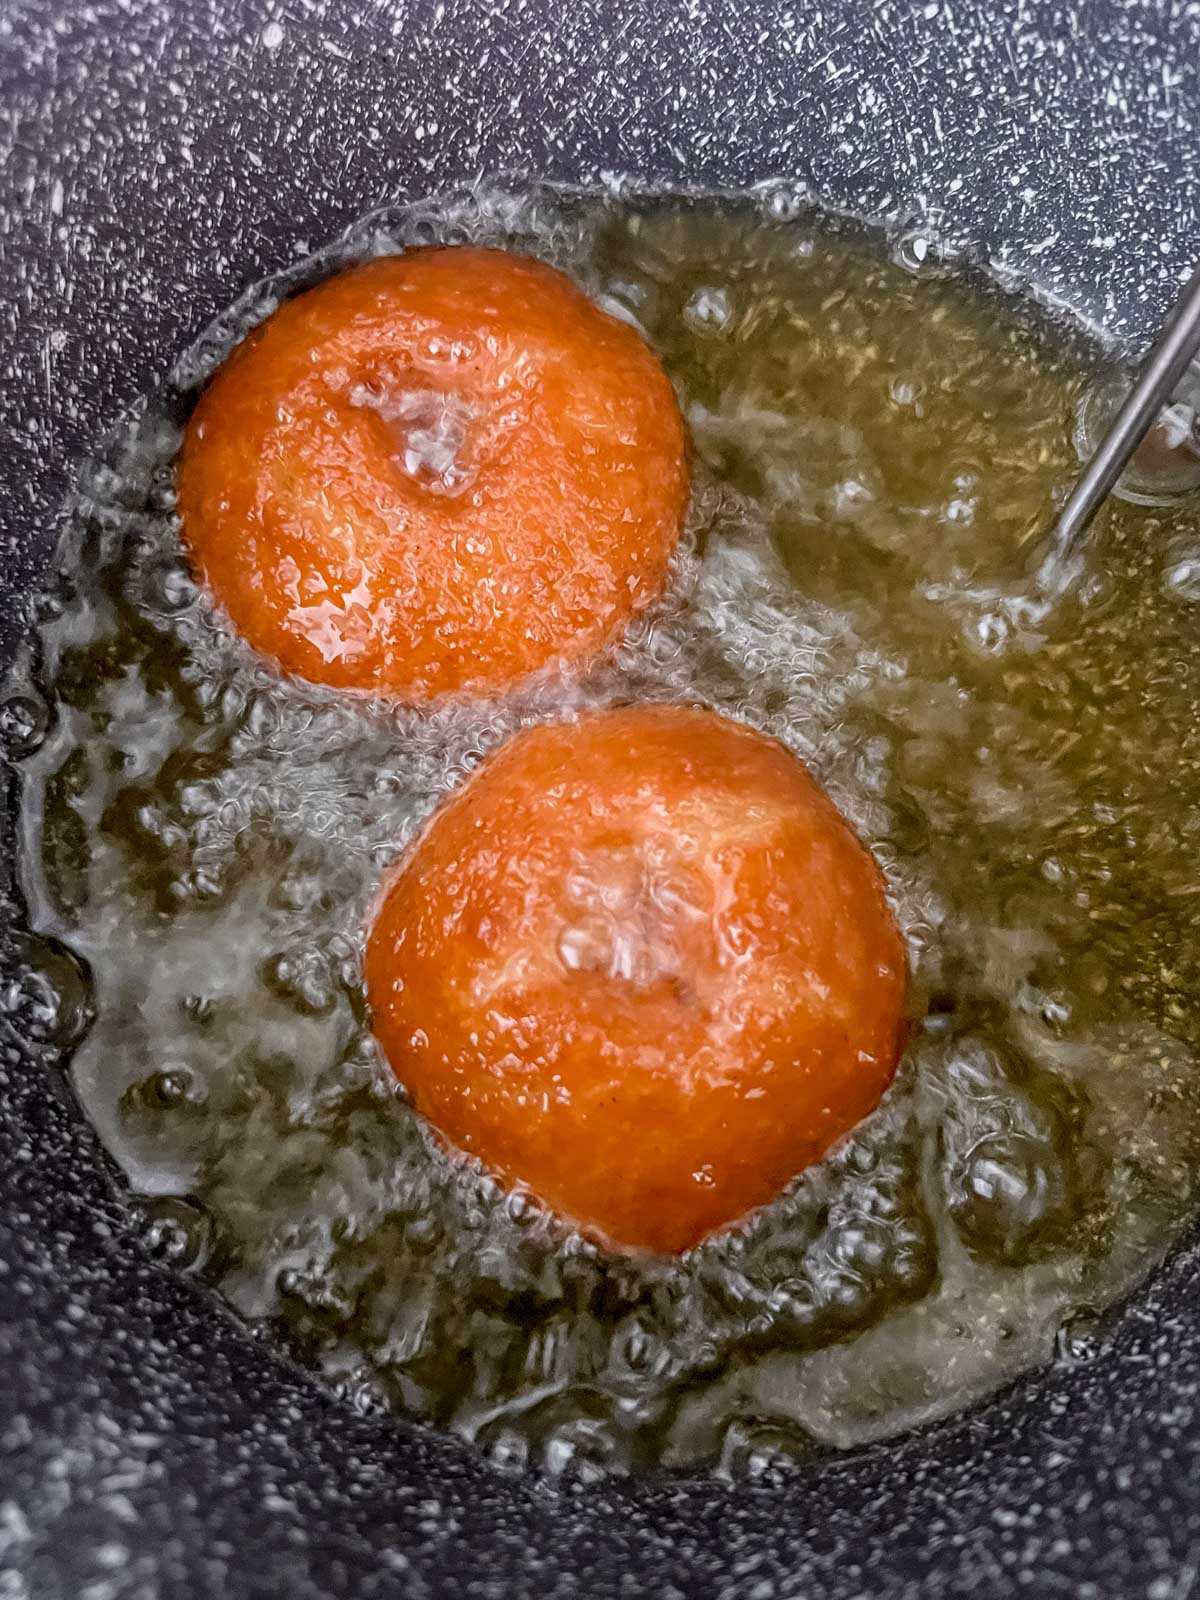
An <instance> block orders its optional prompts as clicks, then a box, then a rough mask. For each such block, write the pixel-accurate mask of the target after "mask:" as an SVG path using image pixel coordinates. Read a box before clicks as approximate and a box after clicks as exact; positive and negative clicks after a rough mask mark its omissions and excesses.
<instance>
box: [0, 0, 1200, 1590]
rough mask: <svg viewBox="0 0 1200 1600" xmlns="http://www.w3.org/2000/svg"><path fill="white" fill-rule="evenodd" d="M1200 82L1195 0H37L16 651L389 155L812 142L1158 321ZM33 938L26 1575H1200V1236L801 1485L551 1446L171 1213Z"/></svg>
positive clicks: (655, 159) (0, 1390)
mask: <svg viewBox="0 0 1200 1600" xmlns="http://www.w3.org/2000/svg"><path fill="white" fill-rule="evenodd" d="M1198 123H1200V8H1198V7H1197V6H1196V5H1195V4H1189V3H1188V0H978V3H976V0H932V3H931V4H928V5H926V4H924V3H915V4H914V3H911V0H875V3H874V4H868V3H867V0H823V3H822V4H821V5H820V7H819V8H817V7H813V6H810V5H808V4H807V3H789V0H741V3H724V4H723V3H721V0H689V3H688V4H687V5H684V4H675V3H667V0H663V3H661V4H658V5H653V6H650V5H646V4H644V0H628V3H627V4H623V5H616V4H604V3H597V0H574V3H572V4H568V5H564V6H562V7H559V6H555V5H552V4H551V3H550V0H444V3H439V4H435V3H434V0H264V3H261V4H259V3H255V4H249V3H241V0H92V3H89V4H87V5H84V4H82V3H80V0H70V3H68V0H5V3H4V4H2V5H0V257H2V261H3V274H2V276H0V328H2V333H0V361H2V362H3V384H2V386H0V473H2V474H3V487H2V493H0V580H2V582H3V602H2V604H0V642H2V643H3V649H4V652H5V653H8V652H10V651H11V647H12V644H13V640H14V638H15V636H16V634H17V633H18V631H19V629H20V626H21V613H22V604H21V601H22V596H23V595H24V594H25V593H26V592H27V591H28V590H29V589H30V587H31V586H32V585H33V584H34V582H35V580H36V578H37V575H38V573H39V572H40V571H41V570H42V569H43V567H44V565H45V563H46V560H47V559H48V556H49V553H50V551H51V548H52V544H53V538H54V521H55V518H54V511H55V506H56V504H57V502H58V501H59V500H60V498H61V496H62V494H63V492H64V488H65V486H66V484H67V482H68V480H69V476H70V473H71V470H72V463H73V462H75V461H76V460H77V458H78V457H79V456H80V455H81V454H83V453H84V452H85V451H86V449H87V448H88V445H89V443H91V442H93V441H94V440H95V439H96V438H98V437H99V435H100V434H101V433H102V432H103V431H104V430H105V428H106V427H107V426H108V425H109V424H110V423H111V421H112V420H113V419H114V416H115V413H116V411H117V409H118V407H119V405H120V404H121V403H122V402H123V401H124V400H126V399H128V398H129V397H131V396H132V395H134V394H135V393H137V392H138V391H139V390H141V389H144V388H146V387H148V386H149V385H150V383H151V382H152V380H153V379H154V377H155V376H156V375H157V374H158V373H160V372H161V371H162V370H163V369H164V368H165V367H166V365H167V364H168V363H169V361H170V359H171V357H172V356H173V355H174V354H175V353H176V352H177V351H179V350H180V349H181V348H182V347H183V346H184V345H185V344H186V343H187V342H188V341H189V340H190V339H191V337H192V336H193V335H194V334H195V332H196V331H197V330H199V329H200V328H201V327H202V326H203V325H204V324H205V323H206V322H207V321H208V319H209V318H210V317H211V316H212V315H213V313H214V312H215V311H216V310H217V309H218V308H219V307H221V306H222V305H223V304H225V303H226V302H228V300H229V299H230V298H232V296H233V294H234V293H235V292H236V291H237V290H238V289H239V288H240V287H241V286H242V285H244V284H245V283H246V282H247V281H248V280H250V279H252V278H256V277H260V276H262V275H264V274H265V273H267V272H269V271H271V270H274V269H276V268H278V267H279V266H281V265H283V264H285V263H286V262H287V261H288V260H289V259H291V258H292V257H293V255H294V254H295V253H296V252H300V251H303V250H304V248H306V246H311V245H315V244H316V243H318V242H319V241H321V240H323V239H325V238H327V237H328V236H330V235H331V234H332V233H334V232H335V231H336V230H337V229H339V228H340V227H341V226H343V225H344V224H346V223H348V222H350V221H351V219H353V218H354V216H355V215H356V214H357V213H359V212H361V211H363V210H365V209H366V208H367V207H368V206H370V205H373V204H376V203H378V202H380V201H381V200H383V199H385V198H387V197H390V196H396V195H403V194H412V193H416V192H419V191H422V190H428V189H431V188H434V187H436V186H438V185H440V184H443V183H445V182H447V181H450V180H453V179H458V178H462V177H464V176H470V175H471V174H472V173H476V172H479V171H482V170H496V169H500V168H505V167H511V168H518V169H521V170H524V171H529V172H534V173H537V174H541V175H544V176H549V177H558V178H564V179H587V178H591V177H594V176H595V175H597V174H598V173H600V172H603V171H606V170H608V171H624V172H630V173H634V174H637V175H638V176H640V177H642V178H651V179H663V180H667V181H670V182H675V183H679V182H720V183H724V184H744V183H748V182H752V181H754V180H756V179H759V178H763V177H767V176H772V175H787V176H790V177H798V178H802V179H804V180H807V181H808V182H810V183H811V184H812V186H813V188H814V189H815V190H816V191H818V192H819V193H821V194H823V195H825V196H827V197H829V198H831V199H833V200H835V201H837V202H840V203H843V204H847V205H850V206H852V207H854V208H856V209H861V210H866V211H870V212H880V211H899V212H901V213H914V214H919V213H921V212H928V213H932V214H933V215H934V217H935V220H936V221H937V222H938V225H939V226H940V227H942V228H943V229H944V230H948V231H950V232H952V233H955V234H960V235H962V236H964V237H965V238H968V239H971V240H972V241H974V242H975V243H976V244H980V245H982V246H984V247H985V248H986V249H987V250H989V251H990V252H991V254H992V255H993V256H994V257H996V258H997V259H998V260H1000V261H1002V262H1004V263H1007V264H1008V265H1010V266H1011V267H1013V268H1015V269H1018V270H1027V271H1029V272H1031V273H1032V274H1033V276H1034V277H1035V278H1036V279H1037V280H1038V281H1039V282H1041V283H1043V284H1045V285H1047V286H1048V287H1050V288H1051V289H1053V290H1054V291H1056V292H1058V293H1060V294H1062V295H1064V296H1065V297H1066V298H1067V299H1068V300H1070V301H1071V302H1072V303H1074V304H1075V305H1076V306H1078V307H1080V308H1081V309H1082V310H1084V311H1085V312H1087V313H1089V314H1091V315H1092V316H1094V317H1096V318H1097V319H1098V320H1100V321H1102V322H1103V323H1104V324H1105V325H1106V326H1107V327H1108V328H1110V329H1111V330H1112V331H1113V332H1114V333H1115V334H1116V335H1117V336H1118V337H1119V338H1120V339H1121V340H1122V341H1123V342H1124V343H1125V344H1126V345H1127V346H1128V347H1129V348H1130V349H1136V348H1138V347H1139V346H1140V345H1141V344H1142V343H1143V342H1144V341H1145V339H1146V337H1147V336H1148V335H1149V333H1150V332H1151V330H1152V329H1153V328H1154V326H1155V324H1156V322H1157V320H1158V319H1159V318H1161V316H1162V315H1163V313H1164V311H1165V310H1166V308H1167V306H1168V304H1169V303H1170V300H1171V298H1172V295H1173V292H1174V290H1175V289H1176V288H1177V286H1178V284H1179V281H1180V278H1181V275H1182V274H1183V273H1184V271H1185V270H1186V269H1187V268H1188V267H1189V266H1190V265H1191V264H1192V261H1193V259H1194V258H1195V257H1196V255H1197V254H1198V253H1200V225H1198V223H1197V217H1196V197H1197V195H1200V139H1198V137H1197V129H1198ZM0 664H2V663H0ZM9 778H10V774H9V772H8V769H7V768H5V767H4V766H3V764H2V763H0V782H3V783H7V782H8V781H9ZM9 810H10V812H11V808H9ZM3 811H4V807H3V805H0V814H2V813H3ZM10 856H11V848H10V842H9V841H5V842H4V843H3V844H0V898H2V896H3V894H4V892H5V891H4V888H3V883H4V869H3V861H4V860H5V859H6V858H8V857H10ZM9 911H11V917H9V915H8V912H9ZM6 920H7V921H8V922H10V924H11V927H10V929H9V931H8V932H7V933H6V932H5V931H4V927H5V922H6ZM16 937H19V908H18V907H16V905H15V904H12V905H10V906H9V908H8V911H6V910H5V909H4V908H3V906H2V905H0V944H3V945H4V947H5V949H6V950H7V951H8V952H9V956H11V946H12V940H13V939H14V938H16ZM5 981H6V980H5V979H4V975H3V973H2V972H0V1595H5V1596H10V1595H11V1596H31V1597H36V1600H56V1597H60V1596H61V1597H63V1600H66V1597H70V1600H152V1597H153V1600H157V1597H160V1596H164V1597H170V1596H176V1595H178V1596H187V1597H188V1600H200V1597H204V1596H218V1595H219V1596H227V1597H230V1600H249V1597H251V1596H283V1597H286V1600H306V1597H310V1596H341V1595H347V1596H349V1595H353V1596H355V1597H356V1600H358V1597H363V1600H365V1597H367V1596H370V1595H375V1594H380V1595H384V1594H387V1595H391V1594H395V1595H405V1596H412V1597H416V1596H420V1595H426V1594H436V1595H455V1596H462V1597H464V1600H465V1597H468V1596H479V1597H480V1600H482V1597H496V1600H507V1597H509V1596H514V1597H515V1596H522V1595H531V1596H532V1595H537V1596H539V1597H541V1600H548V1597H550V1596H554V1595H564V1596H566V1595H571V1596H577V1595H578V1596H589V1597H591V1596H596V1597H598V1596H609V1595H611V1596H614V1597H615V1596H620V1595H625V1594H627V1593H628V1594H641V1595H653V1596H655V1597H657V1600H666V1597H669V1596H673V1595H674V1596H685V1595H686V1596H693V1595H694V1596H713V1597H716V1596H728V1597H735V1596H736V1597H739V1600H740V1597H745V1600H784V1597H788V1596H805V1597H806V1600H818V1597H835V1596H836V1597H842V1600H851V1597H862V1600H866V1597H871V1600H875V1597H885V1596H886V1597H891V1596H896V1597H899V1596H916V1595H921V1596H943V1595H967V1594H970V1595H973V1596H976V1597H981V1600H982V1597H985V1596H999V1595H1010V1594H1016V1593H1020V1592H1026V1593H1029V1594H1031V1595H1035V1596H1038V1597H1042V1596H1055V1595H1064V1596H1066V1595H1070V1596H1077V1597H1079V1600H1087V1597H1095V1600H1099V1597H1110V1596H1111V1597H1122V1600H1133V1597H1139V1596H1145V1597H1146V1600H1185V1597H1187V1596H1190V1595H1192V1594H1193V1593H1195V1594H1200V1577H1198V1574H1200V1416H1198V1415H1197V1405H1198V1400H1197V1396H1198V1393H1200V1315H1198V1314H1197V1312H1196V1309H1195V1307H1196V1301H1197V1289H1198V1286H1200V1257H1198V1255H1197V1251H1196V1248H1195V1246H1194V1245H1193V1246H1189V1247H1187V1248H1185V1249H1183V1250H1182V1251H1181V1252H1179V1253H1177V1254H1176V1255H1175V1257H1174V1258H1173V1259H1172V1260H1171V1261H1170V1262H1169V1263H1168V1265H1167V1266H1166V1267H1165V1268H1164V1270H1163V1271H1162V1272H1161V1273H1160V1274H1159V1276H1158V1277H1157V1279H1156V1281H1155V1282H1154V1283H1153V1284H1152V1285H1151V1286H1150V1287H1149V1289H1148V1290H1147V1291H1146V1292H1144V1293H1143V1294H1142V1295H1141V1296H1139V1297H1138V1299H1137V1300H1136V1302H1135V1303H1134V1304H1132V1305H1130V1306H1128V1307H1127V1308H1126V1309H1125V1311H1124V1312H1123V1313H1122V1314H1121V1315H1120V1316H1119V1317H1118V1318H1116V1319H1115V1321H1114V1323H1113V1325H1112V1327H1111V1328H1110V1329H1109V1330H1107V1331H1106V1333H1105V1336H1104V1337H1103V1338H1100V1339H1098V1340H1097V1341H1096V1343H1095V1344H1094V1345H1090V1344H1089V1345H1086V1346H1085V1345H1084V1344H1083V1343H1082V1342H1080V1341H1076V1343H1075V1344H1074V1345H1072V1347H1071V1348H1070V1349H1068V1350H1065V1351H1064V1353H1063V1359H1062V1360H1061V1361H1059V1362H1058V1363H1056V1364H1055V1365H1054V1366H1053V1367H1052V1368H1051V1369H1050V1370H1047V1371H1044V1372H1040V1373H1037V1374H1035V1375H1033V1376H1031V1377H1029V1378H1028V1379H1027V1380H1025V1381H1024V1382H1022V1383H1020V1384H1019V1385H1017V1386H1016V1387H1014V1388H1012V1389H1010V1390H1009V1391H1008V1392H1007V1393H1006V1394H1004V1395H1003V1396H1002V1397H1000V1398H999V1399H998V1400H996V1401H995V1402H994V1403H992V1404H990V1405H988V1406H986V1407H983V1408H982V1409H978V1410H976V1411H974V1412H972V1413H970V1414H969V1415H966V1416H961V1417H959V1418H957V1419H955V1420H953V1421H951V1422H948V1423H946V1424H943V1425H939V1426H936V1427H933V1428H930V1429H928V1430H925V1431H923V1432H921V1433H919V1434H917V1435H915V1436H911V1437H908V1438H906V1439H904V1440H902V1441H900V1442H894V1443H892V1444H888V1445H885V1446H881V1447H878V1448H873V1449H871V1450H868V1451H866V1452H863V1453H860V1454H857V1455H855V1456H853V1457H850V1458H841V1459H834V1460H832V1461H827V1462H825V1463H823V1464H819V1465H815V1466H812V1467H811V1468H809V1469H807V1470H806V1471H805V1472H804V1473H803V1474H802V1475H800V1476H799V1477H794V1478H792V1479H790V1480H789V1481H788V1482H787V1484H786V1486H784V1487H780V1486H779V1485H771V1484H765V1483H759V1484H754V1483H748V1484H743V1485H741V1486H739V1487H737V1488H736V1489H735V1488H730V1487H728V1486H725V1485H722V1484H720V1483H718V1482H716V1481H713V1480H709V1479H697V1480H693V1481H679V1482H675V1481H663V1480H659V1481H641V1482H619V1481H613V1482H607V1483H604V1484H603V1485H601V1486H599V1487H591V1488H587V1489H582V1490H577V1491H575V1492H572V1491H570V1490H567V1489H550V1488H548V1487H546V1486H545V1485H539V1484H537V1483H536V1482H534V1481H532V1480H519V1479H518V1480H511V1479H506V1478H501V1477H499V1476H497V1475H496V1474H495V1473H494V1472H492V1471H491V1470H489V1469H487V1468H486V1467H485V1466H484V1465H483V1464H482V1463H481V1462H480V1461H478V1460H476V1459H475V1458H474V1457H473V1456H472V1455H471V1454H470V1452H469V1451H468V1450H467V1449H466V1448H465V1447H463V1446H461V1445H459V1444H458V1443H457V1442H455V1441H451V1440H449V1439H446V1438H442V1437H440V1436H438V1435H436V1434H434V1433H432V1432H429V1431H422V1430H417V1429H414V1428H407V1427H404V1426H401V1425H398V1424H396V1423H395V1422H393V1421H392V1420H390V1419H386V1418H382V1419H381V1418H368V1417H358V1416H356V1415H354V1413H353V1412H352V1411H350V1410H349V1409H347V1408H346V1407H344V1406H342V1405H341V1404H338V1403H336V1402H334V1401H333V1400H331V1399H330V1398H328V1397H327V1396H326V1395H325V1394H324V1393H323V1392H322V1391H321V1390H320V1389H319V1388H318V1387H317V1386H316V1384H315V1383H314V1382H312V1381H310V1380H309V1379H308V1378H306V1377H305V1376H304V1375H302V1374H300V1373H298V1372H296V1371H295V1370H293V1369H292V1368H290V1367H288V1366H286V1365H285V1364H284V1363H283V1362H281V1361H280V1360H279V1359H277V1357H276V1356H275V1355H274V1354H273V1353H272V1351H270V1350H268V1349H266V1348H262V1347H260V1346H258V1345H256V1344H255V1343H254V1342H253V1341H252V1340H251V1339H250V1337H249V1336H248V1335H247V1334H246V1333H244V1332H243V1331H242V1330H240V1329H239V1328H238V1327H237V1326H235V1325H234V1323H233V1322H232V1321H230V1320H229V1319H228V1318H226V1317H225V1316H224V1315H222V1314H221V1313H220V1311H219V1310H218V1309H217V1308H216V1307H215V1305H214V1304H213V1303H212V1302H210V1300H208V1299H207V1298H206V1297H205V1296H204V1294H203V1293H201V1292H200V1291H198V1290H196V1289H194V1288H192V1287H191V1286H190V1285H188V1284H186V1283H184V1282H183V1281H181V1280H180V1279H178V1278H175V1277H172V1276H171V1275H170V1274H169V1273H167V1272H165V1271H163V1270H161V1269H160V1268H158V1267H156V1266H155V1265H154V1264H153V1263H151V1262H150V1261H149V1260H148V1259H146V1258H145V1257H144V1256H143V1254H142V1253H141V1249H140V1247H139V1246H138V1245H137V1244H136V1243H135V1241H134V1240H133V1238H132V1237H131V1236H130V1234H129V1232H128V1231H127V1227H126V1225H125V1223H124V1222H123V1220H122V1212H121V1210H120V1208H119V1206H118V1205H117V1203H116V1201H115V1200H114V1198H113V1196H112V1193H111V1190H110V1187H109V1185H108V1183H107V1181H106V1179H105V1178H104V1176H103V1173H102V1170H101V1166H100V1162H99V1160H98V1157H97V1152H96V1149H95V1141H94V1139H93V1138H92V1137H91V1135H90V1134H89V1133H88V1131H87V1130H86V1129H85V1128H83V1127H81V1126H80V1124H79V1122H78V1119H77V1117H76V1116H75V1114H74V1113H73V1112H72V1111H71V1109H70V1107H69V1105H68V1103H67V1100H66V1097H65V1095H64V1094H63V1093H62V1092H61V1089H60V1086H59V1082H56V1079H55V1073H54V1067H53V1063H54V1059H55V1056H56V1053H60V1045H61V1041H57V1040H55V1039H54V1038H46V1037H45V1034H44V1023H43V1019H42V1018H41V1017H40V1015H39V1013H38V1011H37V1008H36V1006H35V1005H32V1004H30V1003H27V1001H28V997H23V996H22V995H21V994H20V993H19V992H17V991H15V990H13V989H11V988H10V989H6V988H5Z"/></svg>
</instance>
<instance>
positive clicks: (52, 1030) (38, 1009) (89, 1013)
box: [0, 935, 95, 1051]
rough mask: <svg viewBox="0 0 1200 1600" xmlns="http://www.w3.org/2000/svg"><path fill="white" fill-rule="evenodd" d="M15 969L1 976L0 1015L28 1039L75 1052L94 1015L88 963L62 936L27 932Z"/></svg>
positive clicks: (19, 943) (20, 942)
mask: <svg viewBox="0 0 1200 1600" xmlns="http://www.w3.org/2000/svg"><path fill="white" fill-rule="evenodd" d="M14 953H15V955H16V957H17V961H18V963H19V965H18V968H17V970H16V972H15V973H13V974H12V975H11V976H10V977H8V978H3V977H0V1019H2V1020H3V1021H5V1022H6V1023H7V1024H8V1025H9V1027H10V1028H11V1029H12V1030H13V1032H14V1033H15V1034H16V1035H17V1036H18V1037H19V1038H20V1039H21V1041H22V1042H23V1043H28V1044H38V1045H46V1046H50V1047H52V1048H55V1049H57V1050H61V1051H70V1050H73V1049H74V1048H75V1047H76V1046H77V1045H78V1044H79V1043H80V1041H81V1040H82V1039H83V1037H84V1035H85V1034H86V1033H87V1031H88V1029H89V1028H90V1027H91V1025H92V1023H93V1021H94V1019H95V996H94V993H93V988H92V977H91V973H90V971H89V969H88V967H87V966H86V965H85V963H84V962H83V961H82V959H81V958H80V957H79V956H77V955H76V954H75V953H74V952H73V951H72V950H70V949H68V947H67V946H66V945H65V944H63V943H62V942H61V941H60V940H58V939H53V938H48V937H47V938H40V937H38V936H36V935H23V936H20V937H19V938H18V940H17V941H16V948H15V952H14Z"/></svg>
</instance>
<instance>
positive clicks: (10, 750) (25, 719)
mask: <svg viewBox="0 0 1200 1600" xmlns="http://www.w3.org/2000/svg"><path fill="white" fill-rule="evenodd" d="M50 722H51V713H50V707H49V706H48V705H47V703H46V701H45V700H44V699H42V697H41V696H40V695H38V694H35V693H33V692H32V691H31V690H22V691H21V692H20V693H17V694H10V695H9V696H8V697H7V698H6V699H4V700H3V701H0V751H2V752H3V754H4V755H5V756H6V757H7V758H8V760H9V761H23V760H24V759H25V758H26V756H31V755H33V754H34V752H35V751H36V750H38V749H40V748H41V746H42V744H43V742H44V741H45V738H46V735H47V733H49V731H50Z"/></svg>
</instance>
